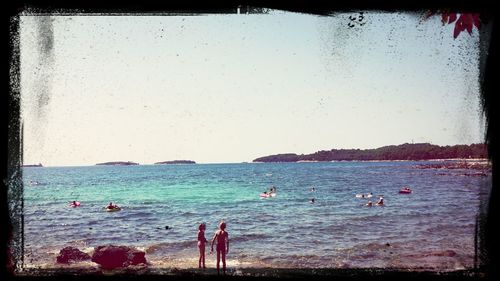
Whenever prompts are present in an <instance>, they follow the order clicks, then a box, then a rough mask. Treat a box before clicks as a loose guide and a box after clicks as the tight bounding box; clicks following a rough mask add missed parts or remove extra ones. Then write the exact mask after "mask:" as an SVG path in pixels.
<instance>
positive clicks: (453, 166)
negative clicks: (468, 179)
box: [413, 160, 491, 177]
mask: <svg viewBox="0 0 500 281" xmlns="http://www.w3.org/2000/svg"><path fill="white" fill-rule="evenodd" d="M413 168H415V169H435V170H465V171H464V172H462V173H458V174H459V175H463V176H483V177H484V176H488V175H490V174H491V163H490V162H488V161H487V160H456V161H444V162H442V163H432V164H420V165H415V166H413ZM439 175H447V174H446V173H439Z"/></svg>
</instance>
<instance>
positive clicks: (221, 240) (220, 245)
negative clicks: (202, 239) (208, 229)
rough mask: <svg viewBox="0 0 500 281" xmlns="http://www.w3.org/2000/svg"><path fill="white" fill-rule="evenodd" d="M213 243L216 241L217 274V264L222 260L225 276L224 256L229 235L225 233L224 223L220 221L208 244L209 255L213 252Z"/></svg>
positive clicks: (227, 248) (227, 247) (227, 246)
mask: <svg viewBox="0 0 500 281" xmlns="http://www.w3.org/2000/svg"><path fill="white" fill-rule="evenodd" d="M214 241H217V246H216V247H217V274H220V270H219V264H220V260H221V258H222V270H223V272H224V274H226V254H227V253H228V252H229V234H228V233H227V232H226V223H225V222H224V221H222V222H221V223H220V224H219V229H218V230H217V231H216V232H215V234H214V237H213V238H212V241H211V242H210V253H212V252H213V251H214Z"/></svg>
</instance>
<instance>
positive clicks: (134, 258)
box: [92, 245, 147, 269]
mask: <svg viewBox="0 0 500 281" xmlns="http://www.w3.org/2000/svg"><path fill="white" fill-rule="evenodd" d="M145 255H146V253H145V252H143V251H139V250H136V249H134V248H131V247H127V246H114V245H105V246H98V247H96V248H95V250H94V254H93V255H92V261H93V262H95V263H98V264H99V265H101V267H102V268H103V269H113V268H117V267H127V266H129V265H138V264H141V263H142V264H147V262H146V257H145Z"/></svg>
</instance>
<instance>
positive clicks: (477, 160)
mask: <svg viewBox="0 0 500 281" xmlns="http://www.w3.org/2000/svg"><path fill="white" fill-rule="evenodd" d="M427 161H429V162H432V161H436V162H447V161H448V162H456V161H464V162H490V159H488V158H450V159H425V160H333V161H297V162H224V163H196V165H227V164H250V165H252V164H265V163H274V164H279V163H337V162H338V163H341V162H363V163H364V162H427ZM161 165H162V164H155V163H148V164H136V165H132V166H161ZM167 165H168V164H167ZM174 165H175V164H174ZM177 165H182V164H177ZM188 165H191V164H188ZM95 166H130V165H97V164H94V165H92V164H89V165H67V166H42V168H65V167H95ZM193 166H194V165H193ZM21 168H30V166H24V165H23V166H21Z"/></svg>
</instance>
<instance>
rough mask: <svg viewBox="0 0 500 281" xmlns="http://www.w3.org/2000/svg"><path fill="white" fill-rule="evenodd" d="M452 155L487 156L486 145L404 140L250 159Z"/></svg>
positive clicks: (400, 158) (349, 159) (378, 158)
mask: <svg viewBox="0 0 500 281" xmlns="http://www.w3.org/2000/svg"><path fill="white" fill-rule="evenodd" d="M454 158H461V159H467V158H488V149H487V145H486V144H483V143H477V144H471V145H453V146H448V145H447V146H439V145H433V144H430V143H415V144H413V143H411V144H410V143H405V144H401V145H390V146H383V147H379V148H375V149H332V150H321V151H318V152H315V153H312V154H300V155H297V154H294V153H285V154H276V155H270V156H264V157H260V158H257V159H255V160H253V162H298V161H370V160H375V161H376V160H430V159H454Z"/></svg>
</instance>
